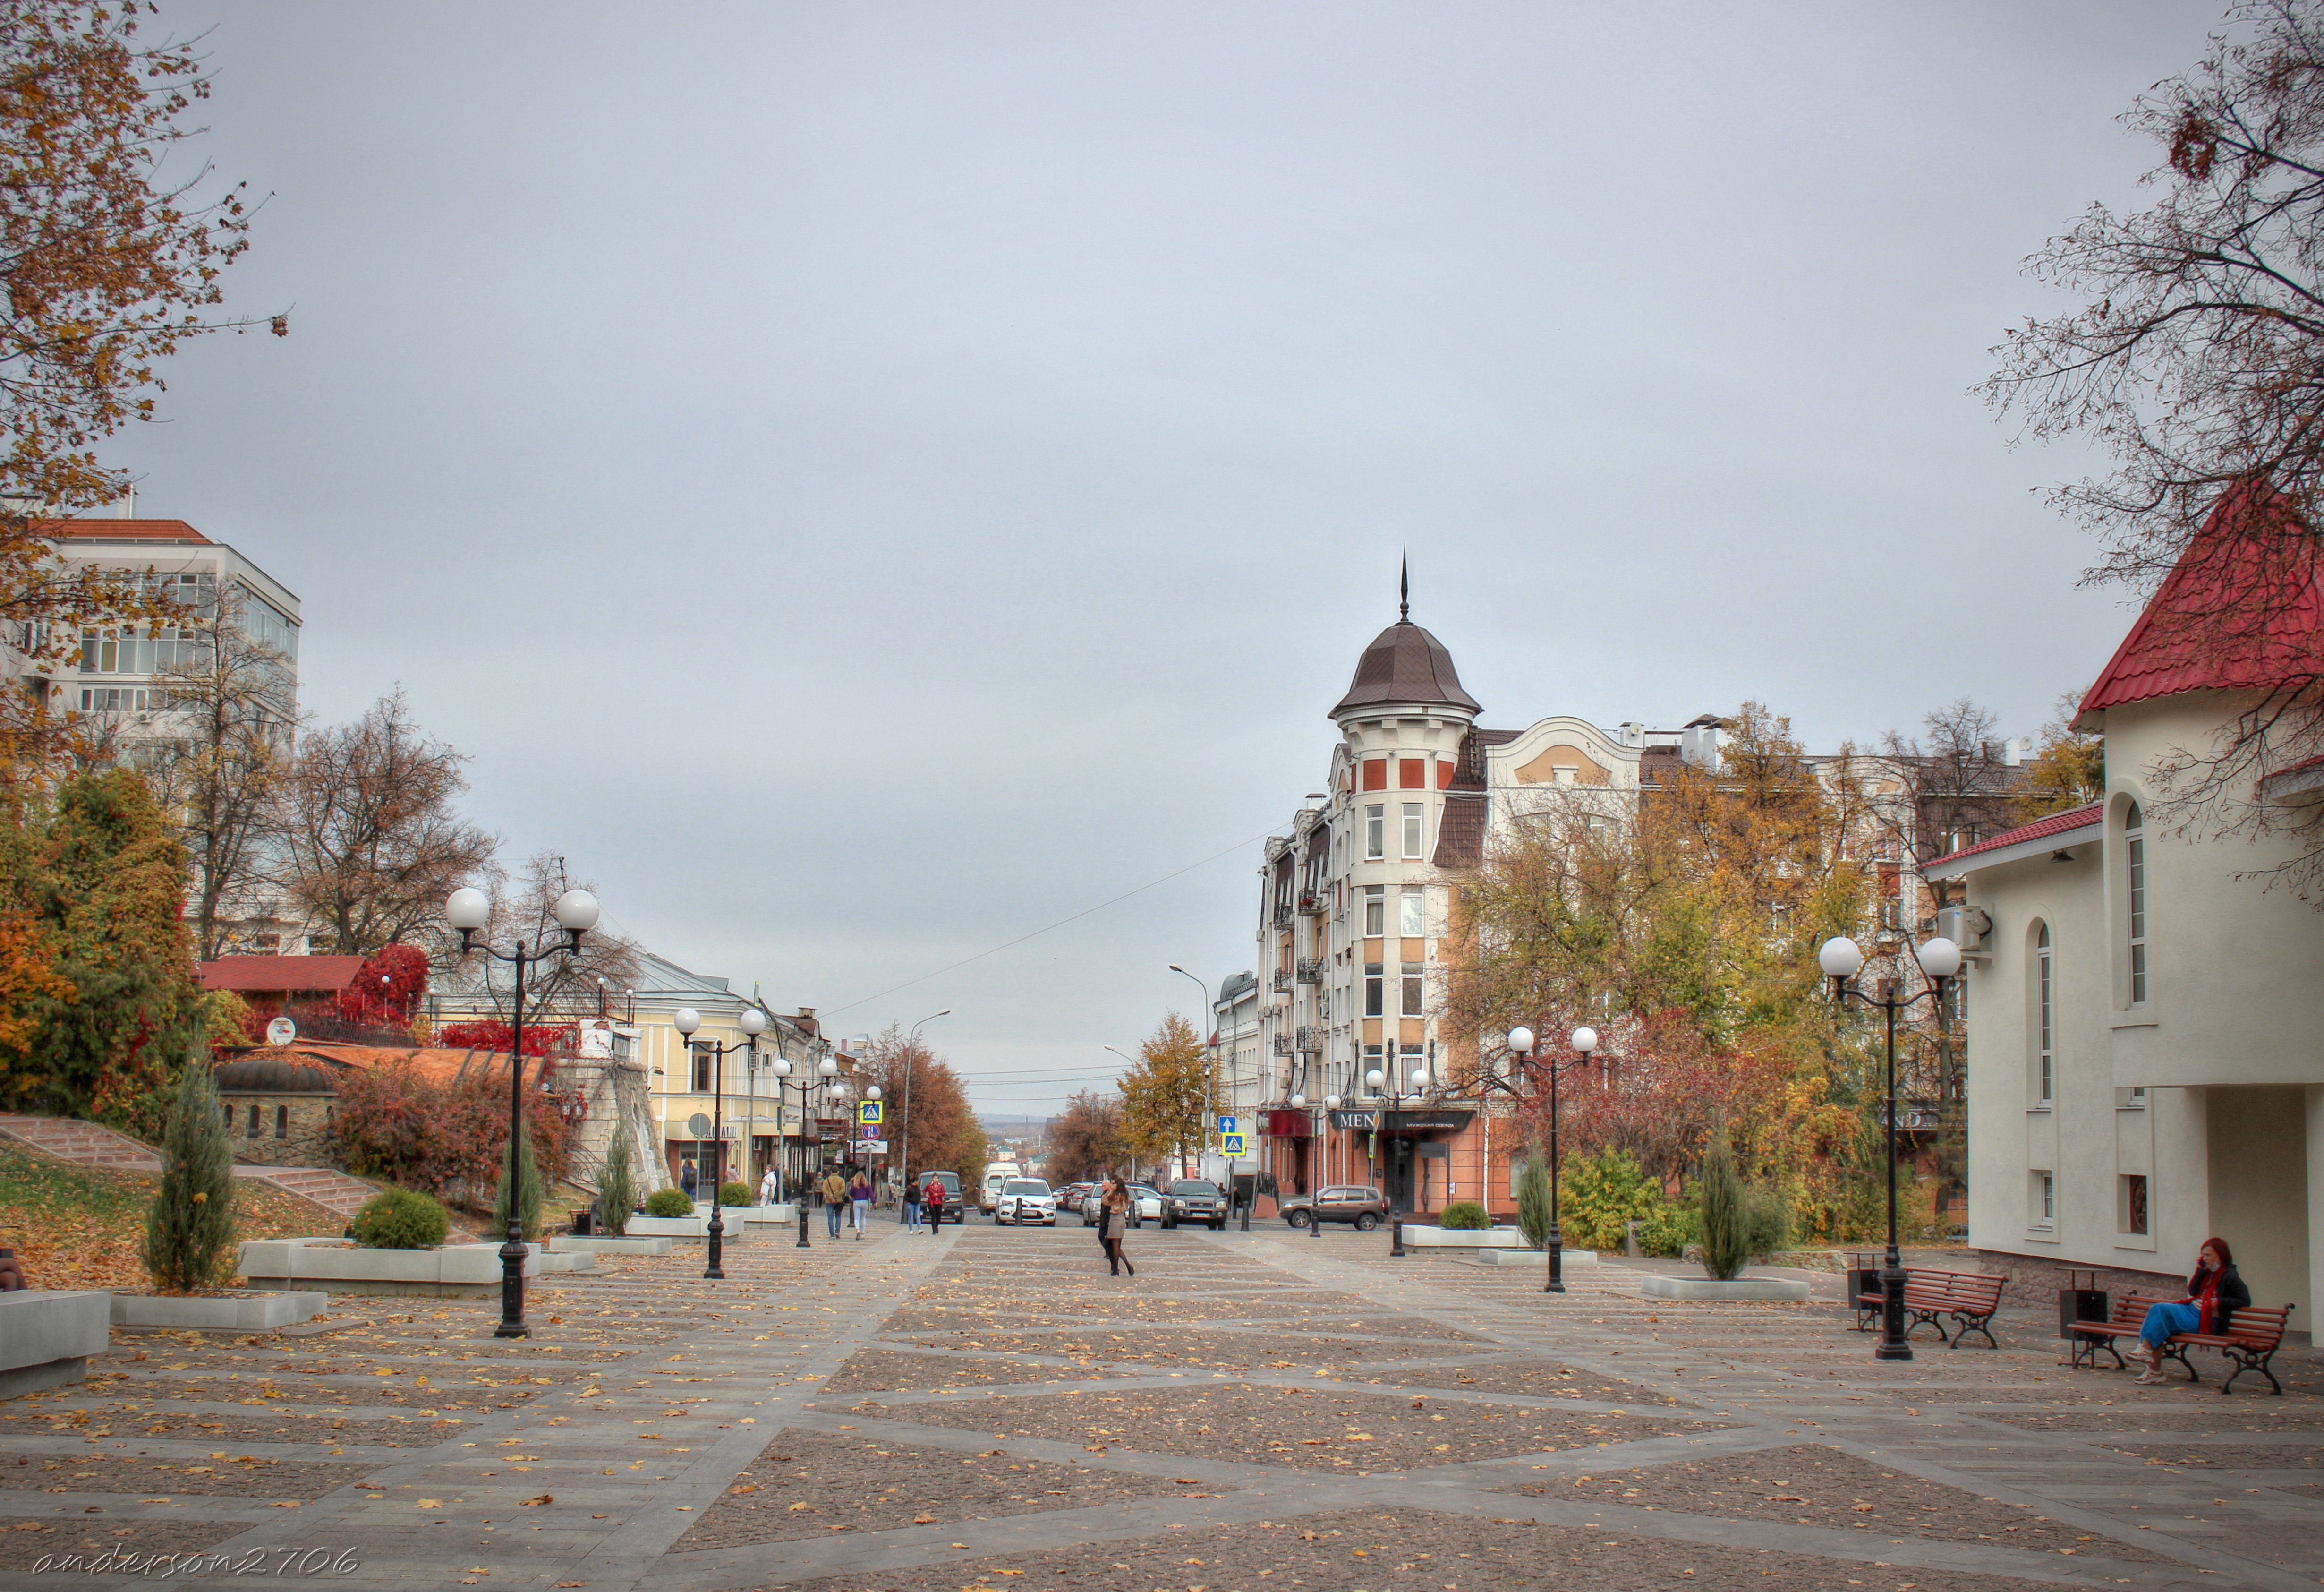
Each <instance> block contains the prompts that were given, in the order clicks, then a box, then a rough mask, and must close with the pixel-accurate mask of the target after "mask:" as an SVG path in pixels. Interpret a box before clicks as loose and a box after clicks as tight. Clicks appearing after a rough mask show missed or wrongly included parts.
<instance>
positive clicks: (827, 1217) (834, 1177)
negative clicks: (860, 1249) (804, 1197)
mask: <svg viewBox="0 0 2324 1592" xmlns="http://www.w3.org/2000/svg"><path fill="white" fill-rule="evenodd" d="M816 1192H818V1193H820V1194H821V1195H822V1196H823V1219H824V1221H825V1224H826V1225H827V1226H829V1227H830V1228H831V1236H833V1237H834V1238H836V1237H838V1236H839V1213H840V1212H841V1211H842V1210H843V1209H844V1208H846V1205H847V1180H846V1179H845V1178H843V1177H841V1176H840V1175H839V1169H838V1168H837V1167H833V1168H832V1169H831V1170H830V1171H827V1172H825V1173H824V1175H823V1187H822V1188H821V1189H817V1190H816Z"/></svg>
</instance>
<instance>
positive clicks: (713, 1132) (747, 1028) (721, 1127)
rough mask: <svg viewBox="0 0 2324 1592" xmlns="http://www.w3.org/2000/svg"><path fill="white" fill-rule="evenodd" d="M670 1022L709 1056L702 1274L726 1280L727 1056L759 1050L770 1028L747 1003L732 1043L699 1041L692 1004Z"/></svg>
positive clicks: (691, 1045) (691, 1049)
mask: <svg viewBox="0 0 2324 1592" xmlns="http://www.w3.org/2000/svg"><path fill="white" fill-rule="evenodd" d="M671 1023H672V1025H673V1026H675V1027H676V1028H677V1030H678V1032H679V1033H680V1034H682V1035H684V1036H685V1038H686V1048H687V1052H688V1054H689V1055H690V1054H692V1053H693V1052H695V1051H697V1050H699V1051H705V1052H706V1053H707V1054H708V1055H709V1057H710V1143H711V1150H710V1168H711V1172H710V1242H709V1243H708V1245H705V1256H704V1258H705V1260H706V1261H707V1262H708V1264H707V1265H705V1267H704V1268H703V1272H702V1275H703V1278H704V1280H705V1282H724V1281H725V1279H726V1273H725V1272H724V1269H723V1264H724V1259H725V1238H726V1215H725V1212H726V1201H725V1200H724V1199H723V1198H722V1197H721V1196H722V1193H723V1191H724V1189H725V1187H726V1058H727V1057H728V1056H729V1055H731V1054H732V1053H733V1052H734V1051H751V1052H752V1054H754V1055H755V1054H756V1053H757V1051H758V1049H759V1036H760V1035H761V1034H762V1033H764V1032H767V1014H765V1013H764V1012H761V1011H760V1010H759V1008H758V1007H756V1006H746V1007H744V1008H743V1011H742V1016H741V1017H740V1018H739V1019H738V1020H737V1021H736V1024H735V1025H736V1026H737V1027H739V1028H740V1029H742V1038H741V1039H740V1040H738V1041H735V1042H734V1043H733V1044H731V1045H713V1044H704V1045H700V1046H697V1045H696V1044H695V1042H694V1033H695V1031H696V1029H698V1028H700V1027H701V1026H702V1014H701V1013H699V1012H697V1011H696V1010H695V1009H694V1008H693V1007H691V1006H680V1007H679V1008H678V1015H677V1016H676V1017H674V1018H673V1019H671ZM688 1081H689V1082H690V1081H691V1080H690V1079H689V1080H688Z"/></svg>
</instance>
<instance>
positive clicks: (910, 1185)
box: [904, 1178, 920, 1233]
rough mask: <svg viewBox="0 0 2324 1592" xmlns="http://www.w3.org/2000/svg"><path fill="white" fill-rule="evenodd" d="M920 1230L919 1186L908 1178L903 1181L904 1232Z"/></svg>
mask: <svg viewBox="0 0 2324 1592" xmlns="http://www.w3.org/2000/svg"><path fill="white" fill-rule="evenodd" d="M919 1230H920V1186H919V1185H918V1183H916V1182H914V1181H912V1180H911V1179H910V1178H906V1179H905V1180H904V1231H905V1232H907V1233H917V1232H918V1231H919Z"/></svg>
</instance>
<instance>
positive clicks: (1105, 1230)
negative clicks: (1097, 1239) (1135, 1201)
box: [1098, 1178, 1138, 1277]
mask: <svg viewBox="0 0 2324 1592" xmlns="http://www.w3.org/2000/svg"><path fill="white" fill-rule="evenodd" d="M1099 1209H1100V1214H1099V1217H1098V1232H1099V1234H1100V1236H1102V1239H1103V1240H1104V1243H1105V1263H1106V1268H1107V1270H1106V1274H1107V1275H1108V1276H1110V1277H1119V1276H1120V1275H1121V1273H1122V1271H1123V1269H1124V1268H1125V1267H1127V1268H1128V1269H1129V1272H1130V1275H1131V1276H1133V1277H1135V1276H1136V1275H1138V1268H1137V1267H1136V1266H1133V1265H1130V1257H1129V1256H1128V1255H1126V1254H1122V1253H1121V1239H1122V1235H1123V1234H1124V1232H1125V1231H1127V1229H1128V1228H1129V1226H1130V1191H1129V1190H1128V1189H1124V1188H1123V1187H1122V1186H1121V1180H1120V1178H1114V1179H1112V1180H1110V1181H1108V1182H1107V1184H1106V1186H1105V1200H1104V1203H1103V1204H1102V1206H1101V1207H1100V1208H1099Z"/></svg>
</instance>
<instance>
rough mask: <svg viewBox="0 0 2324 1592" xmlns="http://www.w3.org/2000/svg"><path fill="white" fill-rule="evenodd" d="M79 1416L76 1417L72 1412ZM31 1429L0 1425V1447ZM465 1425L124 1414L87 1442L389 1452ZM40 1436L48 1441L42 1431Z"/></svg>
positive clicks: (55, 1422)
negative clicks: (352, 1447) (355, 1446)
mask: <svg viewBox="0 0 2324 1592" xmlns="http://www.w3.org/2000/svg"><path fill="white" fill-rule="evenodd" d="M73 1413H76V1414H78V1413H80V1412H78V1411H76V1412H73ZM41 1423H42V1425H45V1426H47V1427H48V1428H49V1430H50V1431H55V1430H59V1429H60V1427H61V1428H62V1430H64V1431H65V1432H67V1433H69V1434H70V1435H74V1436H78V1435H80V1434H81V1431H82V1428H80V1427H79V1426H77V1425H65V1424H64V1423H63V1417H62V1416H60V1415H49V1416H45V1417H42V1418H41ZM463 1424H465V1423H464V1422H461V1421H424V1420H420V1419H419V1418H417V1417H414V1418H411V1419H408V1420H407V1419H404V1418H401V1417H397V1418H395V1419H392V1420H386V1421H365V1420H363V1419H360V1418H350V1417H347V1416H344V1415H337V1416H335V1415H321V1414H305V1413H301V1414H300V1415H296V1416H293V1417H292V1418H291V1421H289V1422H288V1423H286V1422H285V1421H284V1420H283V1418H282V1416H281V1415H279V1414H273V1415H244V1414H239V1413H235V1412H228V1411H223V1410H221V1411H218V1412H216V1413H215V1414H197V1413H194V1412H188V1411H149V1412H137V1413H124V1414H122V1415H119V1416H115V1417H112V1418H110V1419H109V1420H107V1421H103V1422H99V1423H97V1424H94V1425H92V1426H91V1427H89V1428H88V1436H90V1437H111V1436H112V1435H113V1434H114V1432H115V1430H119V1431H121V1432H122V1433H124V1434H125V1435H134V1436H137V1437H160V1438H171V1439H178V1440H182V1441H186V1442H199V1441H202V1440H203V1439H215V1440H216V1441H218V1442H244V1443H247V1442H281V1443H380V1444H384V1445H386V1446H388V1447H391V1448H428V1447H432V1446H434V1445H435V1444H437V1443H440V1442H442V1441H443V1440H444V1439H446V1438H447V1437H449V1436H450V1435H451V1434H452V1433H453V1432H454V1431H456V1430H458V1428H459V1427H460V1426H461V1425H463ZM31 1425H32V1422H30V1421H27V1420H26V1419H25V1418H24V1417H21V1416H9V1417H6V1418H5V1419H0V1444H5V1442H6V1441H7V1439H9V1437H11V1436H12V1435H14V1434H15V1433H17V1432H19V1431H23V1430H28V1428H30V1427H31ZM42 1435H44V1436H45V1435H48V1432H46V1431H44V1432H43V1433H42Z"/></svg>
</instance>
